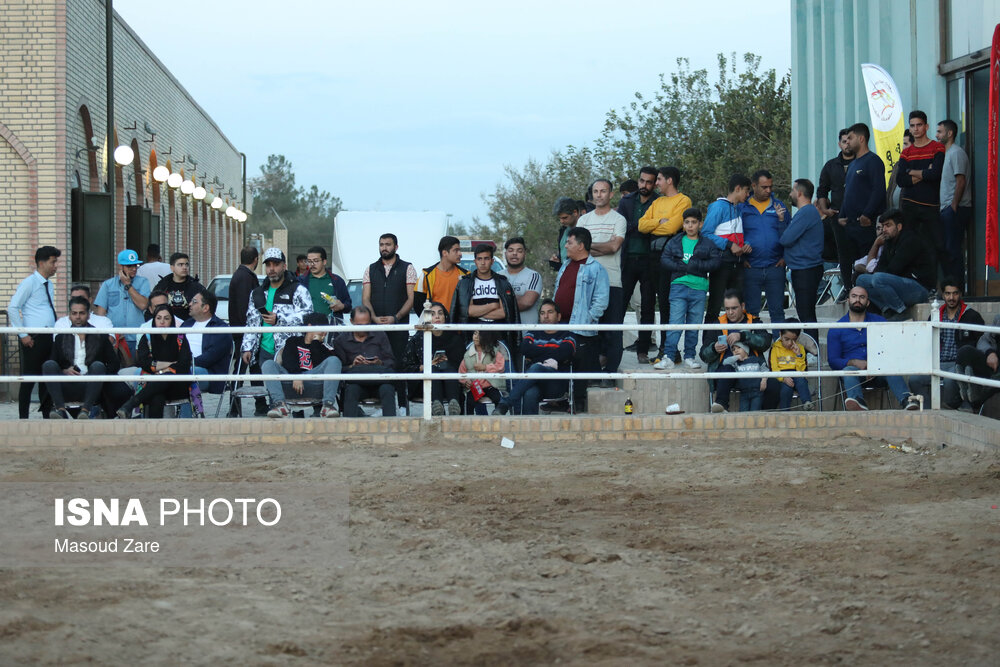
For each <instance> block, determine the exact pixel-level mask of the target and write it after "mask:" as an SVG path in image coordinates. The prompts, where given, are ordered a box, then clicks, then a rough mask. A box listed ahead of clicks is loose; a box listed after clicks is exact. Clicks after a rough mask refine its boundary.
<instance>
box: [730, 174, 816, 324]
mask: <svg viewBox="0 0 1000 667" xmlns="http://www.w3.org/2000/svg"><path fill="white" fill-rule="evenodd" d="M750 182H751V187H752V188H753V194H752V195H751V196H750V199H748V200H747V201H746V203H744V204H743V206H742V208H741V209H740V213H741V214H742V215H743V238H744V240H745V241H746V245H748V246H750V251H749V253H746V252H744V254H743V270H744V273H743V302H744V303H746V306H747V311H748V312H749V313H750V314H751V315H754V316H757V315H759V314H760V294H761V292H762V291H763V292H764V294H765V295H766V296H767V312H768V314H769V315H770V316H771V323H772V324H774V323H777V322H784V321H785V258H784V256H783V255H784V252H783V250H782V248H781V241H780V239H781V234H782V232H784V231H785V227H787V226H788V223H787V221H786V220H785V214H786V213H787V211H786V209H785V205H784V204H782V203H781V200H780V199H778V198H777V197H775V196H774V194H772V190H773V189H774V178H773V177H772V176H771V172H769V171H767V170H766V169H761V170H760V171H758V172H756V173H755V174H754V175H753V176H751V177H750ZM810 194H811V193H810Z"/></svg>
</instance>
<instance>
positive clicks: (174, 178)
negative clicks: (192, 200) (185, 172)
mask: <svg viewBox="0 0 1000 667" xmlns="http://www.w3.org/2000/svg"><path fill="white" fill-rule="evenodd" d="M182 182H184V177H183V176H181V175H180V174H178V173H173V174H170V176H168V177H167V185H169V186H170V187H172V188H174V189H175V190H176V189H177V188H179V187H181V183H182Z"/></svg>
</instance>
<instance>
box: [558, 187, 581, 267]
mask: <svg viewBox="0 0 1000 667" xmlns="http://www.w3.org/2000/svg"><path fill="white" fill-rule="evenodd" d="M578 204H579V202H577V201H576V200H575V199H570V198H569V197H560V198H559V199H557V200H556V203H555V205H554V206H553V207H552V214H553V215H554V216H556V219H558V220H559V234H558V236H557V238H556V251H555V252H554V253H552V256H551V257H549V266H550V267H551V268H552V270H553V271H558V270H559V269H560V268H561V267H562V264H563V262H565V261H566V236H567V234H569V230H571V229H573V228H574V227H576V221H577V220H579V219H580V216H581V215H583V214H584V213H586V212H587V210H586V207H583V209H582V210H581V209H580V208H579V206H578Z"/></svg>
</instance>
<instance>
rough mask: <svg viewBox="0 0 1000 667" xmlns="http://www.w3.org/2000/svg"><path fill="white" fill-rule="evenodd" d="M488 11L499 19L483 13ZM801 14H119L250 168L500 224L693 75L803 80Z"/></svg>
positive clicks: (663, 8) (427, 10) (439, 9)
mask: <svg viewBox="0 0 1000 667" xmlns="http://www.w3.org/2000/svg"><path fill="white" fill-rule="evenodd" d="M479 5H482V6H479ZM789 5H790V3H789V2H787V1H786V2H761V3H756V4H747V3H746V2H731V1H729V0H724V1H722V0H715V1H713V2H699V3H692V2H672V1H671V2H662V1H661V2H650V3H643V4H640V5H636V7H641V8H643V9H645V10H646V11H645V13H644V14H641V15H640V14H637V13H628V14H618V13H615V12H614V11H613V10H612V8H613V7H614V4H613V3H609V2H592V1H590V0H576V1H574V2H562V1H539V0H534V1H532V2H523V1H521V0H505V1H504V2H498V3H490V4H487V3H475V2H468V1H466V2H457V1H456V2H450V1H449V2H446V1H443V0H442V1H427V2H406V3H402V2H394V1H390V2H381V3H360V2H350V3H346V2H341V1H339V0H337V1H333V2H319V1H305V0H285V1H284V2H274V1H273V0H267V1H266V2H265V1H262V0H242V1H236V0H213V1H212V2H210V3H206V2H204V1H199V2H194V1H191V0H174V2H169V3H168V2H162V3H152V2H146V1H139V0H119V1H118V2H115V9H116V10H117V12H118V13H119V14H120V15H121V16H122V17H123V18H124V19H125V21H126V22H127V23H128V24H129V25H130V26H132V28H133V29H134V30H135V31H136V33H137V34H138V35H139V36H140V38H142V40H143V41H145V42H146V44H147V45H148V46H149V47H150V48H151V49H152V51H153V52H154V53H155V54H156V55H157V57H159V58H160V60H161V61H162V62H163V63H164V64H165V65H166V66H167V68H168V69H170V71H171V72H172V73H173V74H174V76H175V77H176V78H177V79H178V80H179V81H180V82H181V84H182V85H183V86H184V87H185V88H186V89H187V90H188V92H190V93H191V95H192V96H193V97H194V98H195V100H197V101H198V103H199V104H200V105H201V106H202V108H204V109H205V110H206V111H207V112H208V113H209V115H211V116H212V118H213V119H214V120H215V121H216V123H217V124H218V125H219V127H220V128H221V129H222V131H223V132H224V133H225V134H226V136H227V137H229V139H230V141H232V142H233V143H234V144H235V145H236V146H237V147H238V148H239V149H240V150H241V151H243V152H245V153H246V154H247V161H248V163H247V171H248V175H254V176H255V175H258V174H259V173H260V165H262V164H264V162H266V160H267V156H268V155H269V154H271V153H280V154H283V155H284V156H285V157H286V158H288V159H289V160H290V161H291V162H292V164H293V165H294V167H295V174H296V180H297V183H298V184H299V185H304V186H306V187H308V186H310V185H314V184H315V185H317V186H319V187H320V189H322V190H328V191H329V192H330V193H331V194H333V195H335V196H338V197H340V198H341V199H342V200H343V202H344V207H345V208H348V209H352V210H417V211H421V210H441V211H445V212H447V213H452V214H454V216H455V217H454V219H455V220H456V221H459V220H461V221H465V222H468V221H470V220H471V218H472V216H474V215H478V216H480V217H482V218H485V217H486V206H485V204H484V203H483V199H482V195H483V194H484V193H490V192H492V191H493V189H494V188H495V187H496V185H497V183H499V182H500V181H501V180H502V178H503V167H504V165H506V164H512V165H516V166H521V165H523V164H524V163H525V162H526V160H527V159H528V158H529V157H536V158H540V159H544V158H546V157H547V156H548V154H549V153H550V151H551V150H553V149H558V148H561V147H563V146H565V145H567V144H574V145H581V144H584V143H587V142H590V141H593V140H594V139H596V138H597V137H598V136H599V135H600V132H601V129H602V128H603V124H604V118H605V114H606V112H607V111H608V110H609V109H611V108H620V107H622V106H624V105H626V104H628V103H629V102H630V101H631V100H632V99H633V95H634V93H635V92H636V91H639V92H642V93H644V94H646V93H652V92H653V91H655V90H656V89H657V88H658V83H659V79H658V75H659V74H661V73H670V72H673V71H674V70H675V68H676V65H675V61H676V59H677V58H678V57H687V58H689V59H690V60H691V62H692V65H693V66H695V67H707V68H709V71H710V72H713V71H714V68H715V57H716V54H717V53H719V52H725V53H730V52H733V51H735V52H736V53H738V54H742V53H743V52H745V51H752V52H754V53H756V54H758V55H760V56H762V57H763V65H764V67H766V68H776V69H777V70H778V71H779V72H780V73H783V72H785V71H786V70H787V69H788V68H789V66H790V63H791V33H790V30H791V29H790V21H791V18H790V8H789Z"/></svg>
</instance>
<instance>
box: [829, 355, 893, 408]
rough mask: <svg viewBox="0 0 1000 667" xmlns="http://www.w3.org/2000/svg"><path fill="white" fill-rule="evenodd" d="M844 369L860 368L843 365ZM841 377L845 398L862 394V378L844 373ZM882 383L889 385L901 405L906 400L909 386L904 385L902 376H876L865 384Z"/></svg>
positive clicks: (858, 396)
mask: <svg viewBox="0 0 1000 667" xmlns="http://www.w3.org/2000/svg"><path fill="white" fill-rule="evenodd" d="M844 370H845V371H857V370H861V369H859V368H855V367H854V366H850V365H848V366H844ZM841 379H842V380H843V381H844V393H845V394H847V398H855V399H856V398H861V397H862V395H863V394H864V389H863V388H862V387H861V383H862V382H863V381H864V378H862V377H857V376H853V375H845V376H844V377H843V378H841ZM883 383H884V384H888V385H889V391H891V392H892V393H893V395H894V396H895V397H896V400H897V401H899V404H900V405H903V403H905V402H906V397H907V396H909V395H910V391H909V388H908V387H907V386H906V381H905V380H904V379H903V378H902V377H900V376H899V375H889V376H886V377H877V378H873V379H872V380H871V381H870V382H868V383H867V384H869V385H871V384H874V385H876V386H880V385H882V384H883Z"/></svg>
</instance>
